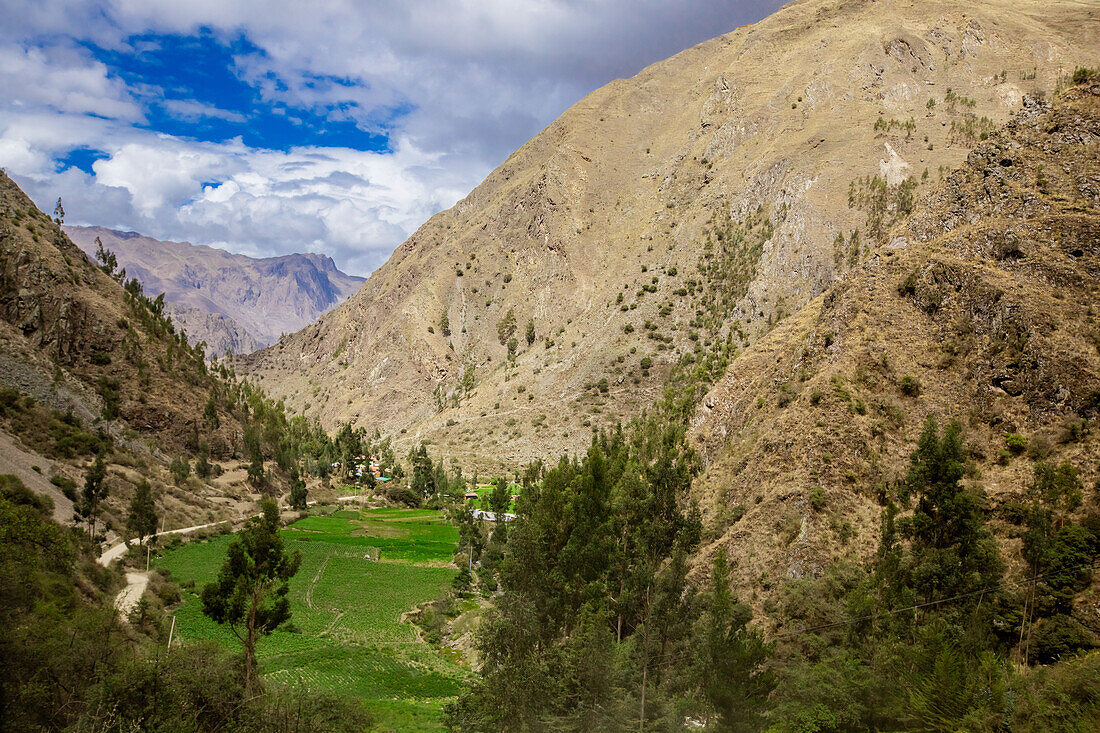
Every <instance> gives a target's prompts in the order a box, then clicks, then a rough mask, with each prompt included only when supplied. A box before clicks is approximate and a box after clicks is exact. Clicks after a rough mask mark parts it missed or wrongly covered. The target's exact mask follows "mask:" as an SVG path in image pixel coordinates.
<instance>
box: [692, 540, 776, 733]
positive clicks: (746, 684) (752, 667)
mask: <svg viewBox="0 0 1100 733" xmlns="http://www.w3.org/2000/svg"><path fill="white" fill-rule="evenodd" d="M704 603H705V608H706V610H705V612H704V614H703V622H702V626H701V639H700V643H699V647H698V648H699V652H700V660H699V661H700V684H701V687H702V692H703V696H704V698H705V699H706V700H707V702H708V703H709V704H710V705H711V706H712V707H713V708H714V711H715V712H716V713H717V715H718V719H719V720H720V721H721V727H722V729H723V730H755V729H756V728H757V726H758V724H759V722H760V714H761V713H762V712H763V710H764V705H765V703H766V701H767V698H768V695H769V694H770V693H771V691H772V688H773V687H774V686H775V682H774V679H773V677H772V675H771V673H770V672H768V671H766V670H765V669H763V664H764V662H765V661H766V660H767V657H768V651H769V650H768V647H767V646H766V645H765V644H764V642H763V640H762V639H761V638H760V636H759V634H757V633H756V632H754V631H753V630H751V629H749V628H748V626H747V624H748V622H749V620H750V619H751V618H752V611H751V610H750V609H749V607H748V606H745V605H743V604H740V603H738V602H737V599H735V598H734V597H733V594H732V593H731V592H730V585H729V562H728V561H727V559H726V551H725V548H722V549H719V550H718V552H717V553H715V557H714V570H713V574H712V576H711V586H710V591H709V593H708V594H707V598H706V600H705V601H704Z"/></svg>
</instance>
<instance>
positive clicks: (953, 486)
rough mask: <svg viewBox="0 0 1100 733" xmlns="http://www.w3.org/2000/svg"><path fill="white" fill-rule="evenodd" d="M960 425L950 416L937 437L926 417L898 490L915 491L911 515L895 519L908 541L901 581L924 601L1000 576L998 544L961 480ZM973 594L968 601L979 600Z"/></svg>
mask: <svg viewBox="0 0 1100 733" xmlns="http://www.w3.org/2000/svg"><path fill="white" fill-rule="evenodd" d="M964 460H965V449H964V447H963V438H962V426H961V425H960V424H959V423H958V422H955V421H952V422H951V423H949V424H948V425H947V427H946V428H944V430H943V435H942V437H941V436H940V430H939V426H938V425H937V423H936V420H935V418H933V417H931V416H929V418H928V420H927V421H926V422H925V425H924V431H923V432H922V433H921V437H920V441H919V442H918V443H917V450H916V451H914V452H913V455H912V457H911V459H910V465H909V473H908V475H907V477H906V483H905V487H904V492H903V497H902V498H903V499H906V498H908V494H914V495H916V496H917V505H916V507H915V509H914V510H913V516H912V517H911V518H908V519H906V520H904V521H899V522H898V526H899V531H900V533H901V534H902V535H904V536H906V537H908V538H909V540H910V547H909V558H908V563H907V564H905V566H903V567H902V572H903V574H904V575H905V576H907V577H905V578H904V579H900V580H902V582H904V583H905V584H906V585H908V586H909V587H910V588H912V589H913V590H915V591H916V592H917V593H918V594H919V595H920V597H921V598H922V599H923V600H925V601H931V600H937V599H943V598H951V597H955V596H960V595H964V594H969V593H972V592H974V591H977V590H979V589H981V588H985V587H990V586H993V585H996V584H997V583H998V582H999V580H1000V577H1001V561H1000V556H999V554H998V552H997V546H996V543H995V541H994V540H993V536H992V534H991V533H990V531H989V529H988V527H986V524H985V516H984V515H983V513H982V510H981V506H980V503H979V501H978V497H977V495H976V494H975V492H974V491H971V490H968V489H967V488H966V487H964V486H963V485H962V483H961V482H962V478H963V474H964V466H963V462H964ZM978 601H979V597H978V596H974V597H973V598H972V600H971V599H969V597H968V600H967V603H968V604H969V603H978Z"/></svg>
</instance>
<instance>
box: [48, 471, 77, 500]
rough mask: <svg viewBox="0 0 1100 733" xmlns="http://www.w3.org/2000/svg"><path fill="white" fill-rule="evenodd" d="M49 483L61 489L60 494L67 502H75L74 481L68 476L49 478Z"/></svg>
mask: <svg viewBox="0 0 1100 733" xmlns="http://www.w3.org/2000/svg"><path fill="white" fill-rule="evenodd" d="M50 483H51V484H53V485H54V486H56V487H57V488H59V489H61V493H62V494H64V495H65V498H66V499H68V500H69V501H76V481H73V480H72V479H71V478H69V477H68V476H62V475H61V474H57V475H54V476H50Z"/></svg>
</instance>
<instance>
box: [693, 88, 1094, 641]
mask: <svg viewBox="0 0 1100 733" xmlns="http://www.w3.org/2000/svg"><path fill="white" fill-rule="evenodd" d="M1098 304H1100V75H1096V74H1093V75H1092V76H1091V78H1089V79H1088V81H1087V82H1086V83H1085V84H1083V85H1082V86H1080V87H1076V88H1073V89H1071V90H1070V91H1068V92H1067V93H1065V94H1064V95H1061V96H1060V97H1059V98H1058V99H1057V100H1056V101H1055V103H1054V105H1053V107H1051V106H1050V105H1049V104H1047V103H1044V102H1041V101H1038V100H1025V103H1024V108H1023V109H1022V110H1021V111H1020V112H1019V113H1018V114H1017V115H1015V116H1014V118H1013V120H1012V121H1011V122H1010V123H1009V124H1008V125H1007V127H1006V128H1005V129H1004V130H1003V131H1000V132H996V133H994V134H992V135H991V136H990V137H989V139H988V140H987V141H985V142H982V143H981V144H979V145H978V146H977V147H976V148H975V149H974V150H973V151H972V152H971V153H970V154H969V155H968V157H967V159H966V161H965V162H964V164H963V165H962V167H961V168H959V169H958V170H957V171H955V172H953V173H951V174H950V176H949V177H948V178H947V180H946V181H945V183H944V184H942V185H939V186H937V187H935V189H934V190H933V191H932V192H931V193H930V195H929V196H928V197H927V200H926V202H925V203H924V204H923V205H921V206H919V207H918V208H917V210H916V211H915V212H914V214H913V215H912V217H911V218H910V219H908V221H907V222H906V223H904V224H903V225H900V226H899V227H898V228H896V229H895V230H894V231H893V232H892V236H891V238H890V241H889V244H888V245H887V246H885V247H883V248H880V249H879V250H877V251H875V252H874V253H873V254H872V255H871V257H870V258H868V259H867V260H866V261H865V262H864V263H862V264H861V265H860V266H858V267H857V268H855V269H854V270H853V271H852V272H851V273H850V274H849V275H848V276H847V277H846V278H845V279H844V280H843V281H841V282H839V283H837V284H835V285H833V286H832V287H831V288H830V289H829V290H828V291H827V292H826V293H825V294H824V295H823V296H820V297H818V298H817V299H815V300H814V301H813V302H811V303H810V304H809V305H808V306H807V307H806V308H805V309H803V310H802V311H800V312H799V313H798V314H796V315H794V316H792V317H791V318H788V319H786V320H784V322H783V323H781V324H780V325H779V326H778V327H777V328H776V329H775V330H774V331H772V333H770V334H769V335H768V336H766V337H765V338H763V339H762V340H761V341H759V342H758V343H757V344H755V345H754V346H752V347H751V348H750V349H748V350H746V351H745V352H743V353H742V354H741V355H740V356H739V357H738V358H736V359H735V360H733V362H732V363H731V365H730V367H729V370H728V372H727V374H726V376H725V377H724V378H723V379H722V380H721V381H720V382H719V383H718V384H717V385H716V387H715V388H714V389H713V390H712V391H711V392H710V393H709V394H708V395H707V396H706V398H705V399H704V401H703V403H702V405H701V406H700V408H699V410H698V412H697V413H696V416H695V426H694V428H693V431H692V434H693V438H694V440H695V442H696V444H697V445H698V446H699V448H700V450H701V452H702V454H703V456H704V457H705V458H706V461H707V463H708V466H707V470H706V472H705V474H704V475H703V476H702V477H701V478H700V479H699V480H697V481H696V483H695V485H694V487H693V494H694V497H695V499H696V500H697V501H699V503H700V504H701V506H702V508H703V510H704V514H705V516H706V517H707V520H706V521H707V523H708V524H709V525H710V526H711V531H710V534H709V536H708V542H709V549H711V550H713V549H714V548H716V547H719V546H725V547H727V548H728V549H729V557H730V558H731V559H733V562H734V571H733V572H734V573H735V576H736V577H737V579H738V581H739V584H740V585H741V587H742V588H744V589H745V592H746V594H750V595H751V597H752V598H753V599H755V600H756V601H757V602H758V603H759V602H760V600H761V599H762V598H764V597H767V596H768V595H769V589H773V588H775V587H776V586H777V585H779V584H781V583H783V582H784V581H785V580H786V579H790V578H798V577H801V576H803V575H804V574H816V573H818V572H820V571H821V570H822V568H824V567H827V566H828V565H829V564H831V563H832V562H834V561H836V560H837V559H840V558H845V557H848V558H856V557H861V558H863V559H866V558H867V557H868V556H869V555H870V554H871V553H872V552H873V551H874V549H875V543H876V542H877V536H878V528H879V522H880V519H881V512H882V504H883V503H884V502H885V501H886V499H887V498H889V497H895V496H896V495H895V489H896V487H897V486H898V484H899V482H900V480H901V479H902V478H903V477H904V471H905V469H906V466H907V465H908V457H909V454H910V452H911V451H912V450H913V448H914V446H915V444H916V441H917V438H918V437H919V435H920V431H921V428H922V425H923V422H924V421H925V419H926V418H927V417H928V416H929V415H931V416H934V417H935V418H937V420H938V421H940V422H941V423H946V422H947V421H948V420H952V419H954V420H959V421H960V422H961V423H962V424H963V427H964V430H965V434H966V438H967V448H968V451H969V454H970V464H969V466H968V477H967V483H968V484H969V485H971V486H972V487H974V488H975V490H979V491H981V492H983V494H984V496H985V501H986V505H987V507H988V508H989V509H990V511H991V513H992V517H993V519H994V525H995V527H996V529H997V534H998V536H999V538H1000V539H1001V541H1002V544H1003V547H1002V550H1003V551H1002V554H1003V555H1004V556H1005V557H1006V558H1008V559H1009V560H1010V561H1011V562H1015V563H1017V564H1019V565H1022V560H1021V558H1020V556H1019V546H1020V545H1019V543H1020V539H1019V538H1020V534H1021V532H1022V528H1021V527H1019V526H1018V522H1019V521H1020V519H1019V511H1018V508H1019V507H1020V506H1026V500H1025V492H1026V490H1027V489H1028V487H1030V486H1031V485H1032V483H1033V481H1034V473H1035V470H1036V466H1037V465H1039V463H1040V462H1044V463H1046V464H1048V465H1061V464H1062V462H1064V461H1068V463H1069V464H1070V465H1071V466H1072V467H1073V468H1074V470H1076V471H1077V475H1078V477H1079V480H1080V487H1081V488H1082V489H1083V504H1082V508H1081V511H1083V512H1093V513H1095V512H1096V511H1097V510H1098V509H1100V491H1098V487H1100V472H1098V471H1100V460H1098V459H1100V435H1098V434H1097V432H1096V430H1095V427H1094V424H1095V421H1096V419H1097V418H1098V417H1100V322H1098V320H1097V317H1098V314H1097V307H1098ZM1014 507H1016V511H1015V513H1014V509H1013V508H1014ZM705 556H706V553H704V557H705ZM1081 603H1082V604H1083V605H1082V606H1081V609H1082V610H1081V613H1084V614H1085V615H1087V616H1088V618H1087V619H1084V617H1082V618H1083V619H1084V620H1085V622H1086V623H1088V624H1090V625H1091V626H1092V627H1093V628H1095V626H1096V622H1097V620H1098V619H1097V616H1096V608H1097V606H1096V605H1095V604H1096V597H1095V596H1090V597H1089V598H1086V599H1085V600H1083V601H1081ZM1090 604H1091V605H1090Z"/></svg>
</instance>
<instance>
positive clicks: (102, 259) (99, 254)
mask: <svg viewBox="0 0 1100 733" xmlns="http://www.w3.org/2000/svg"><path fill="white" fill-rule="evenodd" d="M95 245H96V247H95V258H96V260H97V261H98V262H99V269H101V270H103V272H104V273H106V274H107V275H110V276H111V277H114V274H115V268H116V267H118V258H117V257H115V253H114V252H112V251H111V250H109V249H107V248H106V247H104V246H103V241H102V240H101V239H100V238H99V237H96V238H95ZM161 302H163V301H161Z"/></svg>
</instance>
